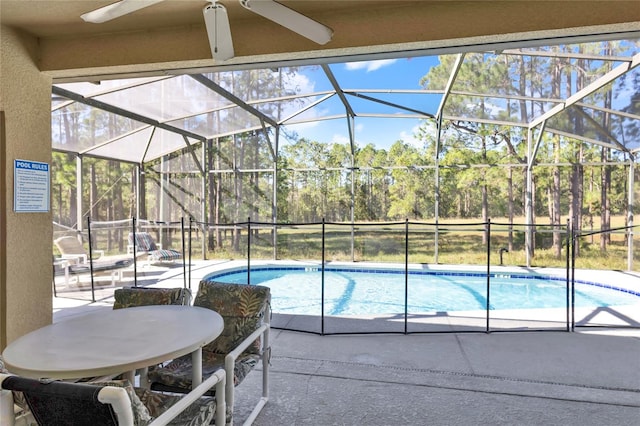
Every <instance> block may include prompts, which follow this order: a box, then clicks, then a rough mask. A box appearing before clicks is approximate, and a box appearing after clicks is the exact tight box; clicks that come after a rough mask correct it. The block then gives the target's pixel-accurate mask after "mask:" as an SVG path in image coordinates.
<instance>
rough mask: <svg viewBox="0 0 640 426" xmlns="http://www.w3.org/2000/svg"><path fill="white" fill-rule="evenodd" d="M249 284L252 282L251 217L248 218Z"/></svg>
mask: <svg viewBox="0 0 640 426" xmlns="http://www.w3.org/2000/svg"><path fill="white" fill-rule="evenodd" d="M247 284H251V217H248V218H247Z"/></svg>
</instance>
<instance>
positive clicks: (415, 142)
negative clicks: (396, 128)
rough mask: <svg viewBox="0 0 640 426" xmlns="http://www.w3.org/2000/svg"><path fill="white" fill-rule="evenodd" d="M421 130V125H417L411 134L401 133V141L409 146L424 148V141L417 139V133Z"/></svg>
mask: <svg viewBox="0 0 640 426" xmlns="http://www.w3.org/2000/svg"><path fill="white" fill-rule="evenodd" d="M419 128H420V125H417V126H415V127H413V128H412V129H411V131H410V132H408V131H405V130H403V131H401V132H400V139H401V140H402V141H404V142H405V143H408V144H409V145H412V146H414V147H416V148H422V147H423V146H424V141H422V140H420V139H417V138H416V136H415V135H416V133H418V130H419Z"/></svg>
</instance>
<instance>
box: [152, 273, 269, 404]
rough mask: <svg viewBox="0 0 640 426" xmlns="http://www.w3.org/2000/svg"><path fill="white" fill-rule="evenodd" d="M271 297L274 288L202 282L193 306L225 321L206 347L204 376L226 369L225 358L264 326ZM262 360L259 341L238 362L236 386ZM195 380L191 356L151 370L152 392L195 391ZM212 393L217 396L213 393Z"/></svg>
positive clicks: (203, 355) (236, 366) (203, 363)
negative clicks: (216, 336)
mask: <svg viewBox="0 0 640 426" xmlns="http://www.w3.org/2000/svg"><path fill="white" fill-rule="evenodd" d="M269 295H270V289H269V287H265V286H257V285H246V284H226V283H216V282H211V281H202V282H200V286H199V288H198V293H197V295H196V298H195V300H194V302H193V305H194V306H201V307H205V308H208V309H212V310H214V311H216V312H218V313H219V314H220V315H221V316H222V318H223V320H224V329H223V331H222V333H221V334H220V336H219V337H218V338H216V339H215V340H214V341H213V342H211V343H209V344H208V345H206V346H204V347H203V348H202V375H203V377H208V376H209V375H211V374H212V373H213V372H215V371H217V370H219V369H221V368H224V358H225V356H226V355H227V354H228V353H229V352H231V351H232V350H233V349H234V348H235V347H236V346H237V345H238V344H239V343H240V342H242V341H243V340H244V339H246V338H247V337H248V336H249V335H250V334H251V333H253V332H254V331H255V330H256V329H257V328H258V327H260V325H262V322H263V319H264V315H265V312H266V309H267V303H268V300H269ZM259 360H260V339H257V340H256V341H255V342H254V343H253V344H252V345H249V347H248V348H247V350H246V351H244V352H243V353H242V354H241V355H240V356H239V357H238V359H237V360H236V363H235V367H234V377H233V383H234V385H236V386H237V385H238V384H240V383H241V382H242V380H243V379H244V378H245V377H246V376H247V374H248V373H249V372H250V371H251V370H252V369H253V368H254V367H255V366H256V364H257V363H258V361H259ZM191 377H192V366H191V355H187V356H183V357H180V358H176V359H174V360H173V361H171V362H170V363H168V364H167V365H165V366H163V367H159V368H152V369H150V370H149V380H150V381H151V383H152V389H161V390H173V391H184V390H185V389H187V390H188V389H191ZM229 379H230V378H228V379H227V380H229ZM209 394H213V391H211V392H210V393H209Z"/></svg>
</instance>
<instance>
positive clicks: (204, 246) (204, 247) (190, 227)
mask: <svg viewBox="0 0 640 426" xmlns="http://www.w3.org/2000/svg"><path fill="white" fill-rule="evenodd" d="M192 228H193V217H191V216H189V290H191V241H192V235H191V229H192ZM202 236H203V237H204V238H208V236H207V235H206V234H205V233H204V232H203V233H202ZM206 247H207V245H206V241H205V244H204V245H203V247H202V248H203V250H204V249H206ZM205 251H206V250H205Z"/></svg>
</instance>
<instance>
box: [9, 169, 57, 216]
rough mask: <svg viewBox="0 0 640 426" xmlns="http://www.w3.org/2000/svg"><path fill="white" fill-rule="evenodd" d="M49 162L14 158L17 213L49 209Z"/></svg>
mask: <svg viewBox="0 0 640 426" xmlns="http://www.w3.org/2000/svg"><path fill="white" fill-rule="evenodd" d="M49 187H50V177H49V164H47V163H40V162H38V161H28V160H14V163H13V210H14V211H15V212H16V213H45V212H48V211H49Z"/></svg>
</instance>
